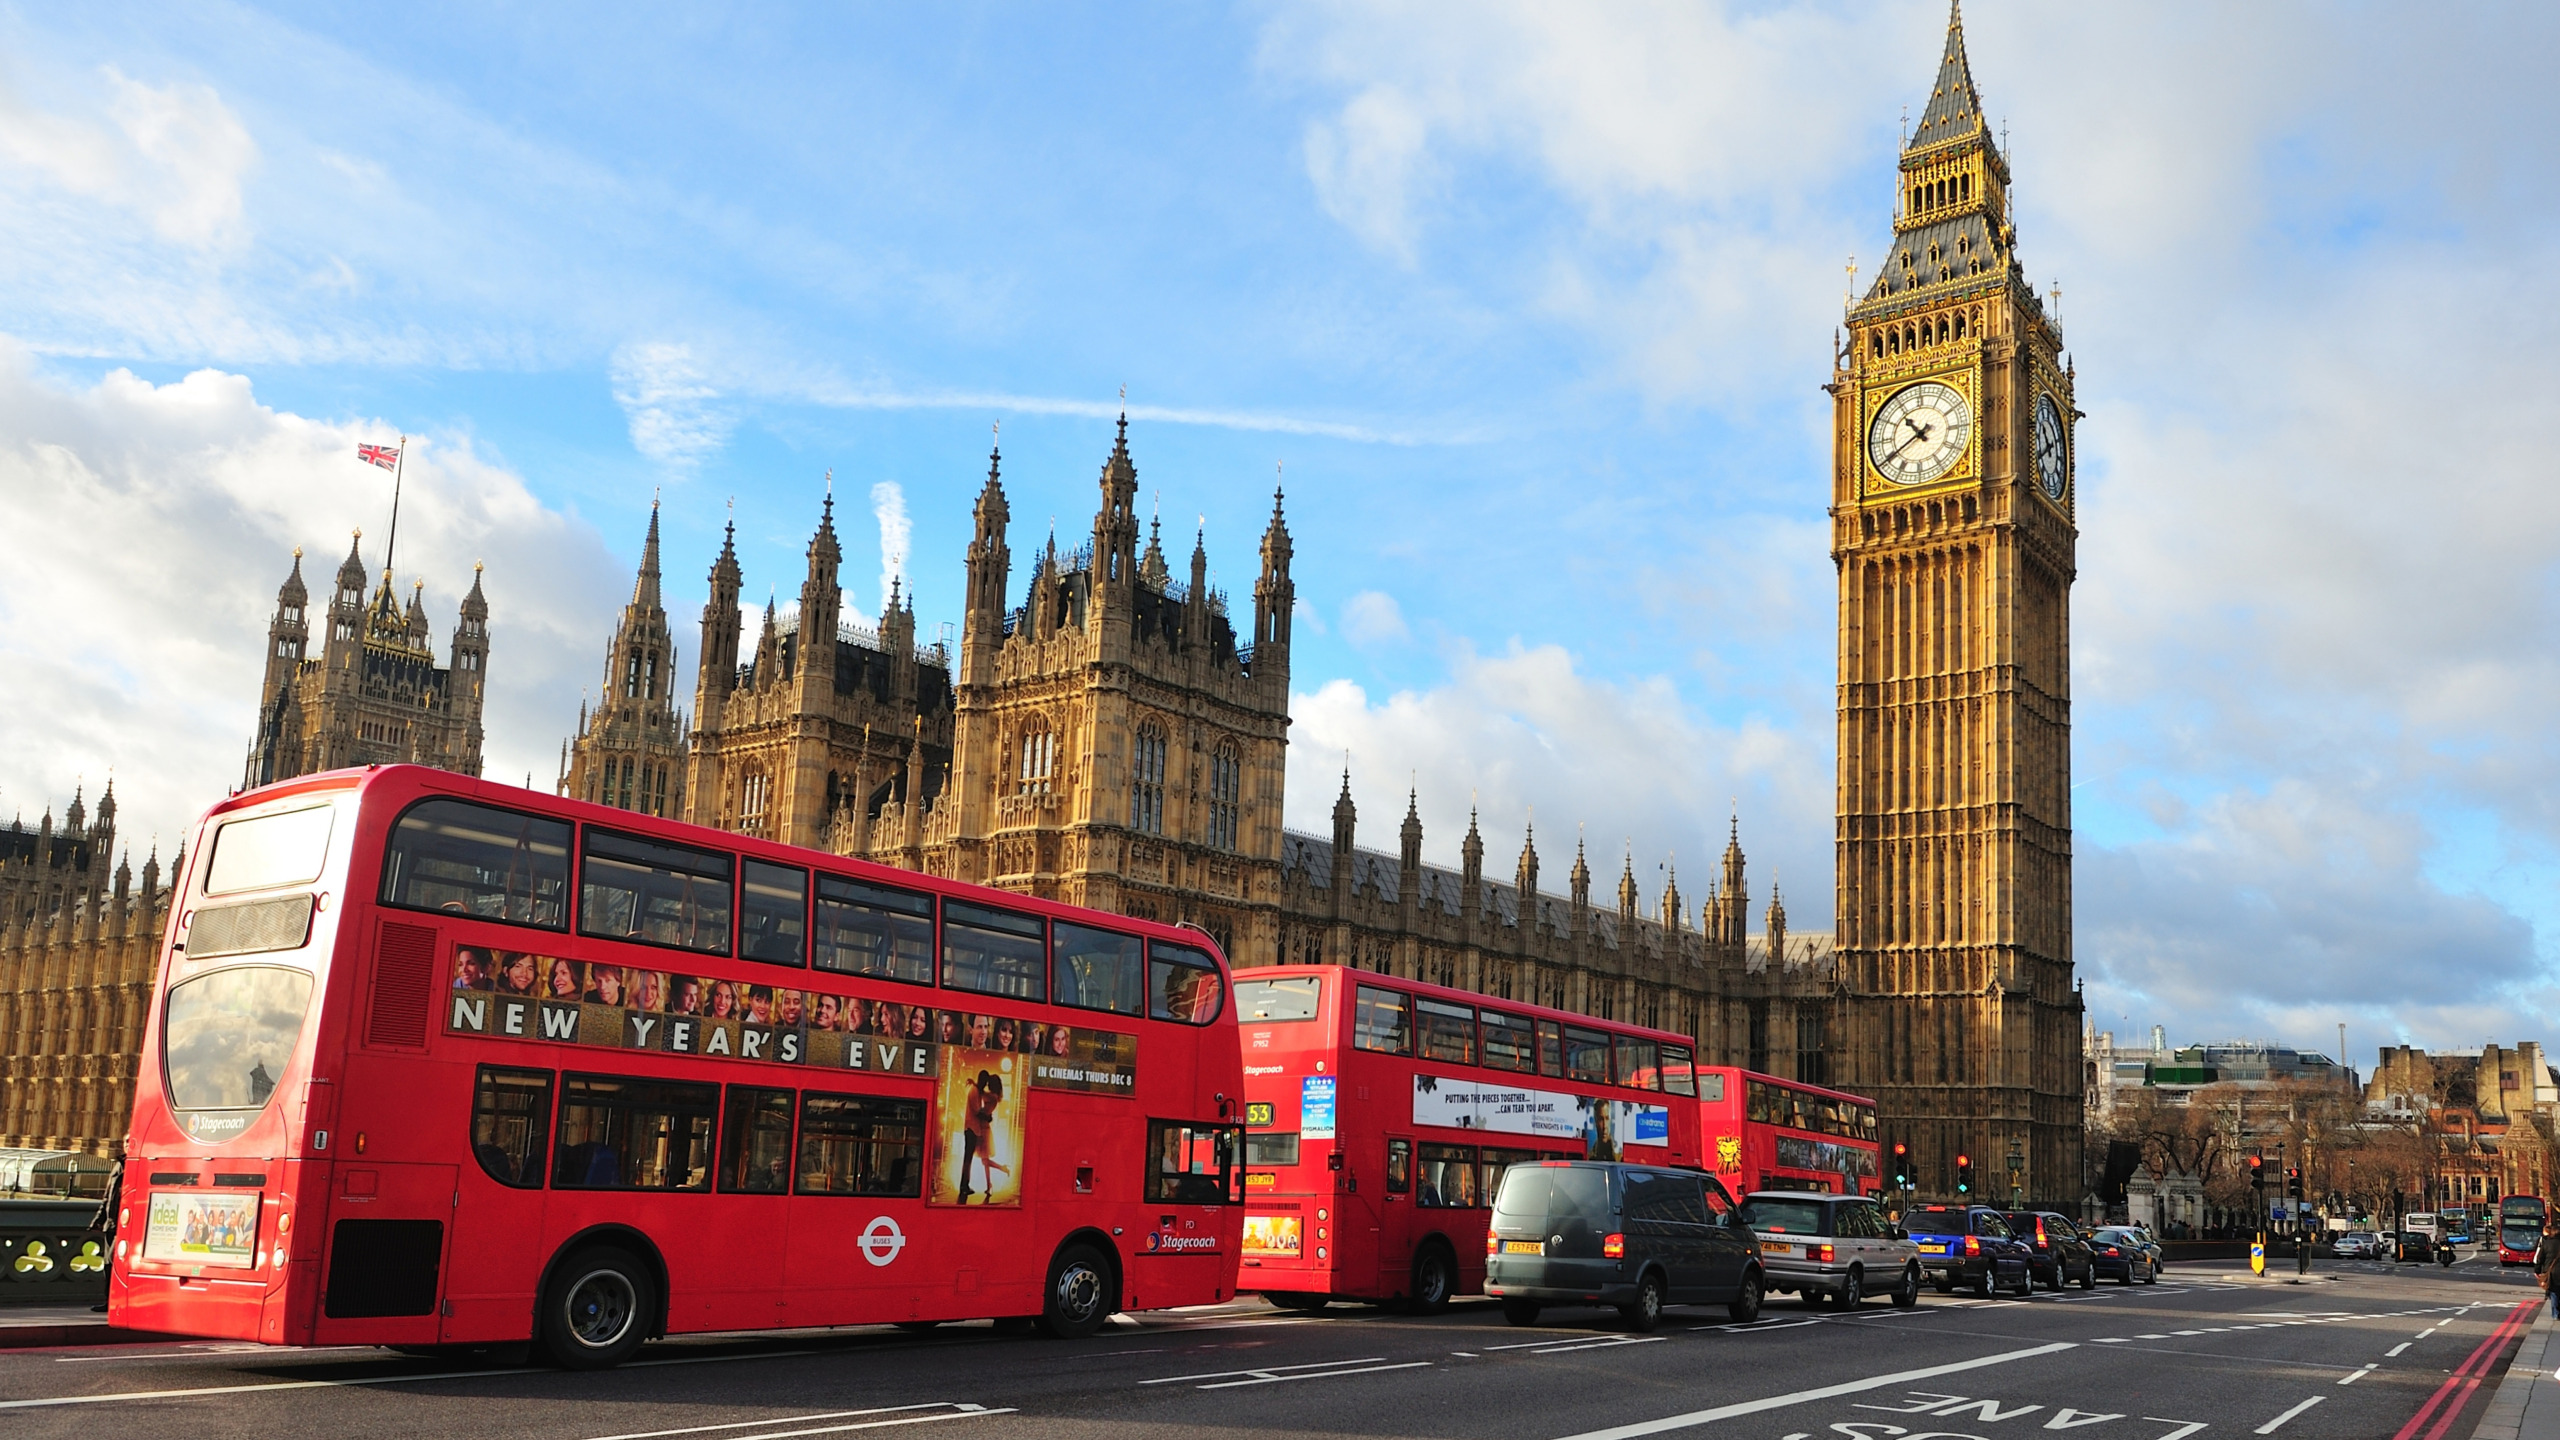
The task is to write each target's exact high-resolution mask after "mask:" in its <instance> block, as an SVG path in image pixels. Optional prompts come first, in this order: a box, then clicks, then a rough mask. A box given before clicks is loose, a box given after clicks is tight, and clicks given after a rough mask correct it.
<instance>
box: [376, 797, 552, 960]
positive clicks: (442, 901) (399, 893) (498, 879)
mask: <svg viewBox="0 0 2560 1440" xmlns="http://www.w3.org/2000/svg"><path fill="white" fill-rule="evenodd" d="M569 837H570V828H569V822H567V821H565V820H545V819H542V818H540V817H538V816H533V815H519V814H517V813H516V812H515V811H512V810H500V809H497V808H495V807H493V806H488V805H474V804H471V803H469V802H467V801H462V800H422V801H420V802H418V803H417V804H415V805H412V806H410V807H409V808H408V809H407V810H404V811H402V812H401V814H400V820H399V823H398V824H396V825H393V826H392V827H391V843H390V845H389V846H388V847H386V848H385V849H384V851H383V856H382V903H383V904H385V905H395V906H398V907H399V908H401V909H403V910H436V911H443V912H447V913H450V914H457V915H470V916H475V917H477V918H479V919H483V920H505V921H509V922H511V923H514V924H517V925H539V926H541V927H542V928H543V929H545V930H566V929H568V928H569Z"/></svg>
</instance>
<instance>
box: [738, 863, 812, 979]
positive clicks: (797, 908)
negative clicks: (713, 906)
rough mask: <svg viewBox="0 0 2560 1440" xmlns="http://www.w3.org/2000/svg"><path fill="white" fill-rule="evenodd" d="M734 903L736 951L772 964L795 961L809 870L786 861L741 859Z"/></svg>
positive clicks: (805, 915) (799, 955)
mask: <svg viewBox="0 0 2560 1440" xmlns="http://www.w3.org/2000/svg"><path fill="white" fill-rule="evenodd" d="M743 868H744V872H745V873H744V874H743V876H742V877H741V878H742V879H743V880H744V881H745V884H744V886H743V895H742V898H741V899H740V901H739V904H738V953H739V954H740V955H741V956H743V957H745V958H746V959H749V960H762V961H764V962H766V963H767V964H772V965H798V964H800V963H802V962H803V961H804V960H805V959H806V958H807V957H806V956H805V955H804V954H803V952H802V949H801V941H802V940H803V939H804V938H805V937H806V933H807V930H808V925H809V872H808V871H806V870H801V869H798V868H796V867H793V866H788V865H767V864H766V863H764V862H763V861H761V860H749V861H746V862H744V866H743Z"/></svg>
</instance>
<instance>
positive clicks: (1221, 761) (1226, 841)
mask: <svg viewBox="0 0 2560 1440" xmlns="http://www.w3.org/2000/svg"><path fill="white" fill-rule="evenodd" d="M1243 798H1244V761H1243V760H1241V759H1239V758H1238V757H1237V755H1236V753H1235V752H1234V751H1233V750H1229V749H1226V748H1224V747H1220V749H1219V750H1218V752H1217V753H1216V754H1215V755H1212V756H1210V757H1209V847H1210V848H1211V849H1213V850H1233V849H1234V848H1236V821H1237V814H1238V812H1239V810H1240V809H1241V808H1242V806H1241V803H1240V802H1241V801H1242V800H1243Z"/></svg>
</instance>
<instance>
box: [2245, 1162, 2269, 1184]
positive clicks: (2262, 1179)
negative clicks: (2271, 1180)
mask: <svg viewBox="0 0 2560 1440" xmlns="http://www.w3.org/2000/svg"><path fill="white" fill-rule="evenodd" d="M2266 1184H2267V1157H2266V1156H2264V1155H2252V1156H2250V1157H2249V1188H2250V1189H2252V1190H2262V1189H2265V1188H2266Z"/></svg>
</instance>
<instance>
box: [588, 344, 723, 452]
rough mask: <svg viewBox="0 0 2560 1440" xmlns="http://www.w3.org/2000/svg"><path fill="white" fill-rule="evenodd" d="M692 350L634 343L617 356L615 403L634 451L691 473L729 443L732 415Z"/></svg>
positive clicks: (681, 346) (680, 346)
mask: <svg viewBox="0 0 2560 1440" xmlns="http://www.w3.org/2000/svg"><path fill="white" fill-rule="evenodd" d="M719 398H720V392H719V391H718V390H717V389H715V388H713V386H712V385H711V383H710V381H709V380H708V379H707V378H706V377H705V376H704V373H703V369H702V366H701V365H700V364H699V363H697V362H696V361H695V359H694V354H693V347H691V346H689V345H680V344H676V343H673V342H670V341H663V340H660V341H635V342H633V343H631V344H628V345H625V346H623V347H622V348H621V349H619V350H617V351H615V352H614V355H613V400H614V403H615V404H617V405H620V406H621V407H622V411H623V414H624V415H625V416H626V417H627V418H628V419H629V421H630V425H631V448H633V449H635V450H637V451H639V452H640V453H641V454H643V455H646V456H648V457H649V458H650V459H652V460H655V461H657V462H658V463H659V464H661V465H666V466H669V467H672V468H679V469H681V468H689V467H691V466H694V465H697V464H699V463H701V462H702V461H703V460H704V459H706V458H708V457H709V456H711V455H713V454H715V453H717V452H718V451H719V449H720V447H721V446H722V445H725V444H727V443H728V439H729V429H730V426H731V425H732V424H734V423H735V421H734V419H733V417H732V416H730V415H729V414H728V413H727V412H726V411H725V410H723V409H721V408H720V407H719V406H717V405H715V404H713V403H712V402H714V401H715V400H717V399H719Z"/></svg>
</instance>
